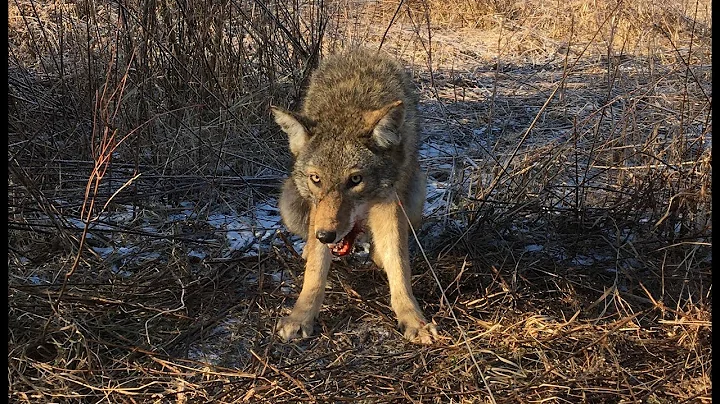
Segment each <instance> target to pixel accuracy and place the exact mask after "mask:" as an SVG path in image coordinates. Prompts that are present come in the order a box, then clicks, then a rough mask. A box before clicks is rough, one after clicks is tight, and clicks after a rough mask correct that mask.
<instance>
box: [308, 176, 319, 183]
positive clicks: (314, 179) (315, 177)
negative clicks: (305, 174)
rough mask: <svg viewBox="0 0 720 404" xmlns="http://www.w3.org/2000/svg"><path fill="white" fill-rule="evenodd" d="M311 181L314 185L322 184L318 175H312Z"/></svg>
mask: <svg viewBox="0 0 720 404" xmlns="http://www.w3.org/2000/svg"><path fill="white" fill-rule="evenodd" d="M310 181H312V182H313V184H319V183H320V176H319V175H317V174H310Z"/></svg>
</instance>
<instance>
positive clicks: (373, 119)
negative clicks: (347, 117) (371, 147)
mask: <svg viewBox="0 0 720 404" xmlns="http://www.w3.org/2000/svg"><path fill="white" fill-rule="evenodd" d="M404 119H405V108H403V102H402V101H400V100H397V101H393V102H391V103H389V104H387V105H385V106H384V107H382V108H380V109H376V110H374V111H368V112H365V113H364V114H363V121H364V122H363V123H364V124H365V129H366V130H367V131H368V132H370V131H372V138H373V140H374V141H375V143H377V145H378V146H380V147H382V148H387V147H390V146H396V145H398V144H400V141H401V140H402V139H401V138H400V134H399V133H398V129H399V128H400V126H401V125H402V122H403V120H404Z"/></svg>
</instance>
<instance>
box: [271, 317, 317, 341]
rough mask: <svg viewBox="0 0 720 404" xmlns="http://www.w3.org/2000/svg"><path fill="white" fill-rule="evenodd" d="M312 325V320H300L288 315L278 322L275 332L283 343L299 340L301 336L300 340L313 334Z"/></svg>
mask: <svg viewBox="0 0 720 404" xmlns="http://www.w3.org/2000/svg"><path fill="white" fill-rule="evenodd" d="M313 323H314V321H313V320H312V319H309V320H307V319H301V318H299V317H296V316H293V315H289V316H287V317H283V318H281V319H280V320H279V321H278V323H277V327H275V332H276V333H277V334H278V335H279V336H280V338H282V339H283V340H285V341H290V340H293V339H297V338H300V336H301V334H302V338H307V337H309V336H311V335H312V333H313Z"/></svg>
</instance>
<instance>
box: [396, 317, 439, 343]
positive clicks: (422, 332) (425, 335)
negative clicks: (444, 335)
mask: <svg viewBox="0 0 720 404" xmlns="http://www.w3.org/2000/svg"><path fill="white" fill-rule="evenodd" d="M400 326H401V327H402V328H404V332H403V336H405V339H406V340H408V341H410V342H412V343H415V344H423V345H430V344H432V343H433V342H434V341H435V340H437V339H438V338H439V336H438V332H437V327H435V324H433V323H426V322H425V321H423V320H414V321H407V322H405V323H404V324H402V323H401V324H400Z"/></svg>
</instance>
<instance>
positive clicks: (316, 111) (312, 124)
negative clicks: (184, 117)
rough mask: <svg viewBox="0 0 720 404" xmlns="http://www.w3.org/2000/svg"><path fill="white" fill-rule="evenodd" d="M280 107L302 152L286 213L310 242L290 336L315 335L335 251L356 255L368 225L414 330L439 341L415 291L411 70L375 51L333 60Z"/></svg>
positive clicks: (403, 316)
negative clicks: (296, 104) (297, 97)
mask: <svg viewBox="0 0 720 404" xmlns="http://www.w3.org/2000/svg"><path fill="white" fill-rule="evenodd" d="M272 112H273V115H274V117H275V121H276V122H277V123H278V125H280V127H281V128H282V130H283V131H284V132H285V133H286V134H287V136H288V141H289V145H290V151H291V153H292V154H293V156H294V158H295V164H294V167H293V170H292V174H291V176H290V178H289V179H288V180H287V181H286V182H285V184H284V185H283V190H282V195H281V197H280V212H281V214H282V217H283V221H284V223H285V225H286V226H287V227H288V229H290V231H292V232H294V233H296V234H299V235H300V236H302V237H303V238H305V239H307V244H306V246H305V251H304V252H303V256H304V257H305V258H306V260H307V262H306V266H305V277H304V281H303V287H302V290H301V292H300V296H299V297H298V300H297V302H296V303H295V307H294V308H293V310H292V312H291V314H290V315H289V316H288V317H285V318H283V319H281V320H280V322H279V323H278V327H277V331H278V333H279V334H280V336H281V337H283V338H285V339H291V338H295V337H297V336H298V334H299V333H300V334H302V335H303V336H308V335H310V334H312V328H313V323H314V320H315V317H316V316H317V314H318V312H319V310H320V306H321V304H322V301H323V298H324V295H325V283H326V279H327V272H328V269H329V267H330V262H331V261H332V259H331V254H333V255H336V256H343V255H347V254H349V253H350V252H351V251H352V247H353V243H354V242H355V238H356V237H357V236H358V235H359V234H360V233H363V232H366V233H368V235H369V236H370V240H371V244H372V258H373V260H374V262H375V263H376V264H377V265H378V266H379V267H381V268H383V269H384V270H385V272H386V273H387V276H388V281H389V284H390V300H391V304H392V307H393V310H394V311H395V314H396V315H397V318H398V323H399V325H400V326H401V327H402V329H403V330H404V335H405V337H406V338H407V339H409V340H411V341H415V342H420V343H431V342H432V341H433V338H434V337H436V336H437V331H436V329H435V326H434V325H433V324H432V323H428V322H427V320H426V319H425V317H424V316H423V314H422V312H421V311H420V308H419V306H418V304H417V301H416V300H415V297H414V296H413V293H412V288H411V284H410V272H411V271H410V260H409V257H408V221H407V218H406V216H405V213H404V212H403V211H402V208H401V207H400V204H402V206H403V207H404V208H405V211H406V213H407V216H408V217H409V218H410V221H411V222H412V223H413V224H414V225H417V224H418V223H419V221H420V218H421V216H422V206H423V203H424V201H425V179H424V176H423V175H422V173H421V172H420V166H419V164H418V160H417V150H418V135H417V116H416V114H417V98H416V95H415V93H414V91H413V85H412V83H411V82H410V79H409V78H408V76H407V74H406V73H405V71H404V70H403V69H402V67H401V66H399V65H398V64H397V63H396V62H394V61H392V60H391V59H389V58H387V57H383V56H380V55H378V54H377V53H375V52H371V51H368V50H355V51H353V52H349V53H346V54H343V55H339V56H333V57H329V58H327V59H326V60H324V61H323V62H322V63H321V64H320V66H319V67H318V69H317V70H316V71H315V72H314V73H313V75H312V77H311V79H310V85H309V87H308V91H307V94H306V96H305V98H304V100H303V107H302V111H301V112H299V113H295V112H290V111H287V110H284V109H282V108H278V107H272Z"/></svg>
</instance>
